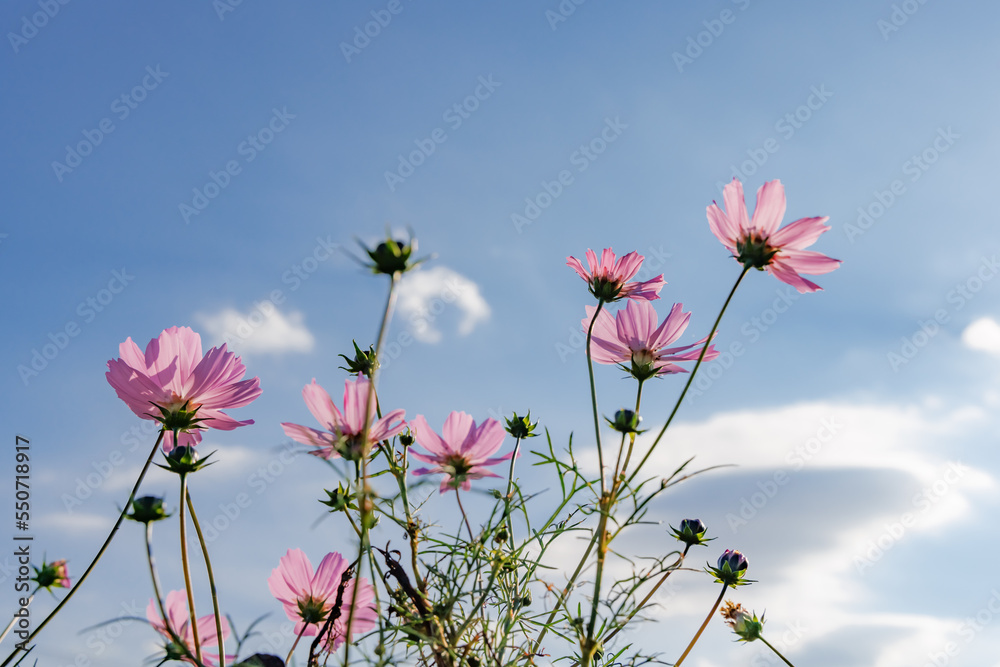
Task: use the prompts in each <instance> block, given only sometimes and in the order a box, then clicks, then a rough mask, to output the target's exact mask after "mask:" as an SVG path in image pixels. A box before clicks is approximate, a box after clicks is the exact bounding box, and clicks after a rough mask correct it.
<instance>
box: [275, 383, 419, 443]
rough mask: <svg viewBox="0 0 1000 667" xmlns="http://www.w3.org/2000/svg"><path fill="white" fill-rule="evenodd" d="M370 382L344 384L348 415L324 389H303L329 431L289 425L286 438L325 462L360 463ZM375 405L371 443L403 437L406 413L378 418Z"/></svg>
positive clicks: (310, 386) (371, 415) (370, 414)
mask: <svg viewBox="0 0 1000 667" xmlns="http://www.w3.org/2000/svg"><path fill="white" fill-rule="evenodd" d="M368 394H369V380H368V378H366V377H363V376H359V377H358V379H357V381H351V380H350V379H348V380H346V381H345V382H344V412H343V413H341V412H340V410H338V409H337V406H336V405H334V404H333V399H331V398H330V394H328V393H326V390H325V389H323V387H321V386H319V385H318V384H316V380H315V379H313V381H312V384H307V385H306V386H305V388H303V389H302V397H303V398H304V399H305V401H306V406H307V407H308V408H309V412H311V413H312V414H313V417H315V418H316V421H318V422H319V423H320V426H322V427H323V428H324V429H325V430H324V431H319V430H317V429H314V428H310V427H308V426H300V425H298V424H292V423H289V422H285V423H283V424H282V425H281V427H282V428H283V429H284V430H285V435H287V436H288V437H289V438H292V439H293V440H296V441H298V442H301V443H302V444H304V445H311V446H313V447H316V450H315V451H312V452H309V453H310V454H314V455H316V456H319V457H320V458H324V459H332V458H337V457H340V456H344V457H345V458H346V459H348V460H349V461H354V460H357V458H358V457H359V456H360V455H361V446H362V438H361V433H362V431H363V430H364V428H365V406H366V405H368ZM375 407H376V406H375V401H373V402H372V405H371V406H369V409H368V421H369V424H370V426H369V429H368V443H369V444H371V443H375V442H379V441H381V440H387V439H389V438H391V437H393V436H394V435H397V434H399V433H400V432H402V431H403V429H405V428H406V422H404V421H403V417H405V416H406V411H405V410H393V411H392V412H390V413H388V414H387V415H385V416H384V417H382V418H381V419H376V418H375Z"/></svg>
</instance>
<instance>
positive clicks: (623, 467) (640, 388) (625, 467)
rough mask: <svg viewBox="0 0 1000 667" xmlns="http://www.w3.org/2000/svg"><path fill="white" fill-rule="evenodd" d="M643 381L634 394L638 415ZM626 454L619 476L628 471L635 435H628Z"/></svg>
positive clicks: (640, 381)
mask: <svg viewBox="0 0 1000 667" xmlns="http://www.w3.org/2000/svg"><path fill="white" fill-rule="evenodd" d="M644 382H645V380H639V388H638V389H637V390H636V392H635V414H637V415H638V414H639V405H640V404H641V403H642V385H643V383H644ZM629 436H630V438H629V443H628V453H627V454H626V455H625V464H624V465H623V466H622V472H621V474H623V475H624V474H625V471H626V470H628V462H629V461H630V460H631V459H632V448H633V447H635V433H630V434H629Z"/></svg>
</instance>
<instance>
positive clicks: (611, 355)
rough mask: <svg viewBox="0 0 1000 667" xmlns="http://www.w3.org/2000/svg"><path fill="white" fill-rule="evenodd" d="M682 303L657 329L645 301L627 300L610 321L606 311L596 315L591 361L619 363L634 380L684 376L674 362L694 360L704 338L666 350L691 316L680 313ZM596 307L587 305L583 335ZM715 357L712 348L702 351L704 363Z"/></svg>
mask: <svg viewBox="0 0 1000 667" xmlns="http://www.w3.org/2000/svg"><path fill="white" fill-rule="evenodd" d="M682 307H683V304H680V303H675V304H674V307H673V308H671V309H670V314H669V315H667V318H666V319H665V320H663V323H662V324H660V325H659V326H657V321H656V310H654V309H653V305H652V304H651V303H649V302H648V301H629V302H628V304H626V306H625V308H624V309H622V310H619V311H618V312H617V313H616V314H615V317H614V319H612V317H611V314H610V313H608V312H607V311H606V310H602V311H601V312H600V313H599V314H598V315H597V321H596V322H594V333H593V337H592V338H591V345H590V355H591V358H592V359H593V360H594V361H596V362H597V363H600V364H620V365H621V366H622V368H624V369H625V370H626V371H628V372H629V373H631V374H632V375H633V376H634V377H635V378H636V379H637V380H648V379H649V378H651V377H653V376H654V375H655V376H662V375H669V374H671V373H687V372H688V371H687V369H685V368H682V367H680V366H678V365H677V363H676V362H678V361H696V360H697V359H698V356H699V355H700V354H701V348H702V347H704V345H705V340H706V339H705V338H703V339H701V340H700V341H698V342H697V343H693V344H691V345H681V346H680V347H667V346H668V345H670V344H671V343H673V342H674V341H676V340H677V339H678V338H680V337H681V334H683V333H684V330H685V329H686V328H687V325H688V320H690V319H691V313H684V312H681V308H682ZM596 310H597V308H595V307H593V306H587V317H585V318H584V319H583V331H584V333H586V331H587V329H588V328H589V327H590V321H591V320H592V319H593V318H594V312H595V311H596ZM718 356H719V351H718V350H716V349H715V346H712V345H710V346H709V348H708V351H707V352H705V361H710V360H712V359H715V358H716V357H718Z"/></svg>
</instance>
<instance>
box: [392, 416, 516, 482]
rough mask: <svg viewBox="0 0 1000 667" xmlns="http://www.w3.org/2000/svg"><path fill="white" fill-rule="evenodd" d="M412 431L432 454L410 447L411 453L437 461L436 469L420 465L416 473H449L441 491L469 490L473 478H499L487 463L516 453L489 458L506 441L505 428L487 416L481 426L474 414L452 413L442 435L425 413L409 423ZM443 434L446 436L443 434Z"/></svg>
mask: <svg viewBox="0 0 1000 667" xmlns="http://www.w3.org/2000/svg"><path fill="white" fill-rule="evenodd" d="M410 430H411V431H412V432H413V437H414V439H415V440H416V441H417V443H418V444H420V445H421V446H423V448H424V449H426V450H427V451H429V452H430V454H422V453H420V452H418V451H416V450H415V449H410V456H412V457H413V458H415V459H417V460H418V461H423V462H424V463H434V464H436V465H435V466H434V467H433V468H418V469H417V470H414V471H413V474H414V475H434V474H437V473H444V474H445V475H447V477H445V479H444V480H442V482H441V489H440V491H441V493H444V492H445V491H448V490H449V489H455V490H456V491H458V488H459V487H461V488H462V489H463V490H465V491H468V490H469V489H470V488H472V484H471V480H473V479H480V478H482V477H500V475H498V474H496V473H494V472H493V471H492V470H489V469H488V468H487V466H492V465H496V464H498V463H501V462H503V461H509V460H510V457H511V456H512V455H513V452H511V453H509V454H505V455H504V456H500V457H495V458H490V456H491V455H492V454H494V453H496V451H497V450H498V449H500V445H501V444H503V439H504V429H503V426H501V425H500V422H498V421H497V420H495V419H487V420H486V421H484V422H483V423H482V424H480V425H479V426H476V422H474V421H473V420H472V416H471V415H468V414H466V413H464V412H452V413H451V414H450V415H448V418H447V419H445V422H444V428H443V429H442V430H441V433H442V435H441V436H439V435H438V434H437V433H435V432H434V430H433V429H432V428H431V427H430V426H429V425H428V424H427V420H426V419H424V417H423V415H417V417H416V419H414V420H413V421H411V422H410ZM442 436H443V437H442Z"/></svg>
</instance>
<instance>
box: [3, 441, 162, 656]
mask: <svg viewBox="0 0 1000 667" xmlns="http://www.w3.org/2000/svg"><path fill="white" fill-rule="evenodd" d="M162 441H163V430H162V429H161V430H160V435H159V436H158V437H157V438H156V444H154V445H153V449H152V451H150V452H149V456H148V457H147V458H146V464H145V465H144V466H143V467H142V472H140V473H139V478H138V479H136V480H135V485H134V486H133V487H132V492H131V493H130V494H129V496H128V500H126V501H125V507H124V509H122V511H121V514H119V515H118V520H117V521H116V522H115V525H114V527H113V528H112V529H111V532H110V533H109V534H108V537H107V539H105V540H104V544H102V545H101V548H100V550H99V551H98V552H97V555H96V556H94V560H93V561H91V563H90V565H89V566H88V567H87V569H86V570H85V571H84V573H83V574H82V575H80V579H79V580H78V581H77V582H76V586H73V587H72V588H70V589H69V592H67V593H66V597H64V598H63V599H62V602H60V603H59V604H57V605H56V608H55V609H53V610H52V611H51V612H49V615H48V616H46V617H45V618H44V619H43V620H42V622H41V623H40V624H39V625H38V627H37V628H35V629H34V630H33V631H32V632H31V634H30V635H28V637H27V639H25V640H24V641H23V642H21V643H20V644H19V645H18V647H17V648H15V649H14V652H13V653H11V654H10V655H9V656H7V659H6V660H4V661H3V663H0V667H6V665H8V664H10V661H11V660H13V659H14V658H15V657H16V656H17V654H18V653H19V652H20V651H21V650H22V649H21V648H20V647H21V646H27V645H28V643H29V642H30V641H31V640H32V639H34V638H35V636H36V635H38V633H39V632H41V631H42V628H44V627H45V626H46V625H48V623H49V621H51V620H52V619H53V617H55V615H56V614H58V613H59V611H60V610H61V609H62V608H63V607H64V606H65V605H66V603H67V602H69V601H70V598H72V597H73V594H74V593H76V592H77V591H78V590H79V589H80V586H81V585H82V584H83V582H84V581H85V580H86V579H87V577H88V576H89V575H90V573H91V571H92V570H93V569H94V567H95V566H96V565H97V562H98V561H99V560H101V556H103V555H104V552H105V551H107V549H108V546H109V545H110V544H111V540H112V539H113V538H114V536H115V533H117V532H118V528H119V526H121V525H122V521H124V520H125V514H127V513H128V510H129V507H131V506H132V501H133V500H135V494H136V493H137V492H138V491H139V485H140V484H142V480H143V478H145V476H146V471H147V470H149V464H150V463H152V461H153V456H155V455H156V450H157V449H159V447H160V443H161V442H162Z"/></svg>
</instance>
